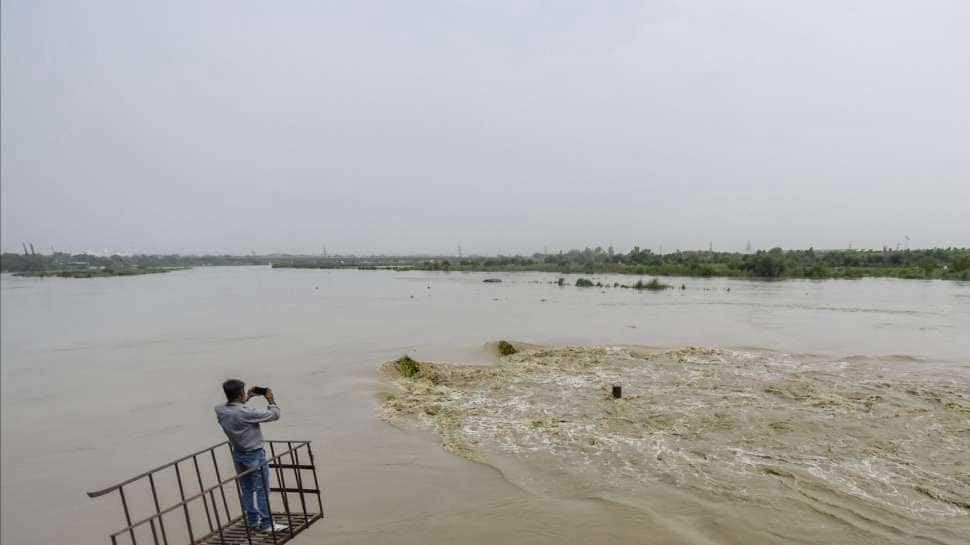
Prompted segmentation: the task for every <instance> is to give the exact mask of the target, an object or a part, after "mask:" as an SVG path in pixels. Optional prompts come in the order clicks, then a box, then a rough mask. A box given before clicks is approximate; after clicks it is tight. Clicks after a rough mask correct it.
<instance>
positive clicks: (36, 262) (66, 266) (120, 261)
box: [0, 252, 269, 272]
mask: <svg viewBox="0 0 970 545" xmlns="http://www.w3.org/2000/svg"><path fill="white" fill-rule="evenodd" d="M268 262H269V260H268V259H267V258H266V257H251V256H232V255H206V256H184V255H175V254H171V255H132V256H123V255H112V256H96V255H91V254H69V253H66V252H55V253H54V254H51V255H41V254H34V253H27V252H24V253H22V254H20V253H12V252H8V253H4V254H2V255H0V270H2V271H3V272H31V271H71V270H83V269H101V268H103V269H115V270H120V269H147V268H162V267H202V266H219V265H266V264H267V263H268Z"/></svg>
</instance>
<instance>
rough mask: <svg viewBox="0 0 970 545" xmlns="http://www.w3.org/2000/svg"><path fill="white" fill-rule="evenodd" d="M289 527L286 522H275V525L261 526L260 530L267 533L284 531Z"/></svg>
mask: <svg viewBox="0 0 970 545" xmlns="http://www.w3.org/2000/svg"><path fill="white" fill-rule="evenodd" d="M287 528H289V526H287V525H285V524H274V525H273V526H266V527H265V528H260V529H259V531H260V532H266V533H270V532H282V531H284V530H286V529H287Z"/></svg>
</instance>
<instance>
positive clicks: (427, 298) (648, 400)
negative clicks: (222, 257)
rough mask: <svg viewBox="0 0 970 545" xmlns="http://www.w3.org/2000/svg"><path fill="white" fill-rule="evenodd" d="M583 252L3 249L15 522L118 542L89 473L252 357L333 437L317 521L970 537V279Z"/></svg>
mask: <svg viewBox="0 0 970 545" xmlns="http://www.w3.org/2000/svg"><path fill="white" fill-rule="evenodd" d="M486 276H490V277H496V276H497V277H500V278H502V280H503V281H502V282H501V283H483V282H482V280H483V279H484V278H485V277H486ZM575 278H576V277H575V276H572V277H567V282H566V284H567V285H566V286H564V287H558V286H556V285H554V284H552V281H554V280H555V279H556V275H552V274H539V273H518V274H499V275H483V274H459V273H424V272H387V271H324V270H320V271H314V270H279V269H277V270H273V269H270V268H268V267H240V268H199V269H194V270H188V271H179V272H174V273H168V274H164V275H146V276H142V277H129V278H104V279H86V280H85V279H74V280H71V279H25V278H14V277H11V276H9V275H4V276H3V277H2V281H0V294H2V297H0V306H2V354H0V355H2V359H0V371H2V374H0V379H2V380H0V382H2V401H0V403H2V407H0V409H2V411H0V419H2V420H0V422H2V443H0V453H2V460H0V463H2V479H0V493H2V496H0V499H2V510H0V518H2V520H0V523H2V526H0V528H2V530H0V532H2V535H0V540H2V541H3V542H4V543H22V544H27V545H34V544H41V543H54V544H58V543H65V544H66V543H105V542H106V539H105V536H106V535H107V533H108V532H109V531H114V530H116V529H118V527H119V525H118V522H119V519H118V506H117V505H114V504H113V503H111V502H100V501H98V500H90V499H88V498H87V497H86V496H85V495H84V492H85V491H87V490H94V489H97V488H100V487H102V486H104V485H107V484H110V483H113V482H116V481H118V480H120V479H121V478H124V477H126V476H129V475H131V474H135V473H138V472H140V471H142V470H144V469H148V468H150V467H154V466H156V465H158V464H160V463H163V462H166V461H168V460H170V459H173V458H176V457H178V456H180V455H182V454H184V453H186V452H188V451H191V450H194V449H196V448H202V447H205V446H208V445H210V444H212V443H215V442H218V441H220V440H221V439H222V436H221V432H220V430H219V428H218V426H217V425H216V423H215V421H214V418H213V415H212V406H213V405H214V404H216V403H218V402H219V400H220V396H221V392H220V390H219V384H220V383H221V381H222V380H224V379H225V378H227V377H230V376H238V377H240V378H243V379H244V380H246V381H247V382H249V383H251V384H256V383H259V384H267V385H270V386H272V387H273V389H274V391H275V392H276V393H277V398H278V401H279V403H280V405H281V406H282V408H283V413H284V415H283V419H282V420H281V421H280V422H278V423H274V424H271V425H269V426H267V428H266V430H265V431H266V435H267V436H269V437H275V438H292V439H309V440H312V441H313V444H314V446H315V451H316V453H317V462H318V464H319V469H318V474H319V476H320V478H321V481H322V485H323V487H324V491H325V501H326V507H327V519H326V520H324V521H323V522H320V523H318V524H317V525H315V526H314V527H313V528H312V529H311V530H310V531H308V532H307V533H306V534H304V535H303V536H301V538H300V540H299V541H298V542H299V543H320V544H331V543H333V544H336V543H361V544H363V543H368V544H372V543H395V544H400V543H415V544H417V543H422V544H424V543H472V544H475V543H536V544H538V543H550V544H551V543H695V544H707V543H965V542H966V540H967V536H970V456H968V455H967V454H966V453H967V452H970V334H968V333H967V332H968V331H970V284H966V283H956V282H942V281H927V282H924V281H914V280H889V279H864V280H854V281H836V280H831V281H800V280H793V281H784V282H754V281H740V280H728V279H692V278H686V279H679V278H674V279H667V282H670V283H672V284H674V285H676V286H677V287H678V288H679V287H680V285H681V284H684V285H685V288H686V289H683V290H681V289H673V290H666V291H662V292H635V291H633V290H624V289H599V288H576V287H573V286H572V285H571V284H573V283H574V282H575ZM594 278H595V279H596V280H600V281H603V282H604V283H612V282H614V281H619V282H631V281H635V279H631V278H628V277H627V278H622V277H606V276H601V277H594ZM497 339H508V340H510V341H513V343H515V344H517V345H519V346H520V347H522V348H525V350H524V351H523V352H521V353H519V354H515V355H512V356H507V357H504V358H499V357H498V356H497V354H496V353H495V351H494V347H493V345H492V344H491V343H493V342H494V341H495V340H497ZM403 354H408V355H410V356H411V357H413V358H415V359H417V360H419V361H422V362H436V364H437V365H436V366H435V367H434V368H431V367H429V368H428V369H432V370H433V371H434V372H433V373H432V375H433V376H432V377H431V378H432V379H433V380H432V379H428V380H422V379H419V380H412V379H402V378H400V377H399V376H396V375H395V373H393V372H391V371H392V370H389V369H388V367H387V366H383V367H382V363H384V362H387V361H389V360H393V359H396V358H398V357H399V356H401V355H403ZM613 384H622V386H623V394H624V396H623V398H622V399H621V400H614V399H612V398H611V396H610V394H609V387H610V386H611V385H613ZM109 503H111V504H110V505H109Z"/></svg>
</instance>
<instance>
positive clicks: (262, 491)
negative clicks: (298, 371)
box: [216, 378, 287, 532]
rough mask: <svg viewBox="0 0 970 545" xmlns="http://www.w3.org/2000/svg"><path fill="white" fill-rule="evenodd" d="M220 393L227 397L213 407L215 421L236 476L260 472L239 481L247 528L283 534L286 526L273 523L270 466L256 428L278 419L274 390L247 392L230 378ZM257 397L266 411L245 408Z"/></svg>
mask: <svg viewBox="0 0 970 545" xmlns="http://www.w3.org/2000/svg"><path fill="white" fill-rule="evenodd" d="M222 391H223V392H225V394H226V403H225V404H220V405H216V418H217V419H218V420H219V425H220V426H222V430H223V431H224V432H226V437H228V438H229V444H230V445H231V446H232V459H233V461H234V462H235V465H236V473H242V472H244V471H246V470H248V469H252V468H256V467H258V468H260V469H259V470H257V471H253V472H252V473H250V474H248V475H245V476H244V477H241V478H240V479H239V488H240V489H241V490H242V503H243V507H244V508H245V510H246V520H247V521H248V523H249V527H250V528H258V529H260V530H262V531H266V532H269V531H276V532H279V531H282V530H286V528H287V526H286V525H283V524H274V523H273V518H272V515H271V513H270V510H269V488H270V483H269V465H268V464H267V463H266V451H265V450H263V432H262V430H260V428H259V425H260V424H261V423H263V422H272V421H274V420H279V418H280V408H279V406H277V405H276V400H275V399H274V398H273V390H271V389H269V388H259V387H253V388H250V389H249V391H248V392H247V391H246V383H245V382H243V381H241V380H238V379H234V378H233V379H229V380H227V381H225V382H223V383H222ZM256 396H263V397H265V398H266V402H267V406H266V408H265V409H260V408H257V407H252V406H249V405H246V402H247V401H249V400H250V399H251V398H253V397H256ZM254 497H255V502H254V501H253V499H254Z"/></svg>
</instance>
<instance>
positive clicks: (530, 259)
mask: <svg viewBox="0 0 970 545" xmlns="http://www.w3.org/2000/svg"><path fill="white" fill-rule="evenodd" d="M273 267H283V268H286V267H294V268H358V269H369V270H373V269H380V268H391V269H396V270H428V271H484V272H488V271H509V272H512V271H543V272H555V273H563V274H568V273H579V274H597V273H599V274H606V273H617V274H639V275H654V276H700V277H710V276H730V277H752V278H861V277H864V276H882V277H896V278H923V279H932V278H943V279H952V280H970V248H933V249H920V250H889V249H887V250H815V249H813V248H809V249H807V250H782V249H781V248H772V249H771V250H759V251H757V252H755V253H735V252H712V251H677V252H672V253H667V254H663V255H661V254H658V253H654V252H652V251H651V250H642V249H640V247H634V248H633V249H632V250H630V251H629V252H628V253H618V252H615V251H613V250H612V248H608V249H605V250H604V249H603V248H601V247H597V248H594V249H591V248H585V249H583V250H570V251H568V252H559V253H555V254H533V255H532V256H520V255H516V256H501V255H500V256H496V257H462V258H458V257H448V256H444V257H436V258H419V257H389V258H293V259H280V260H273Z"/></svg>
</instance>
